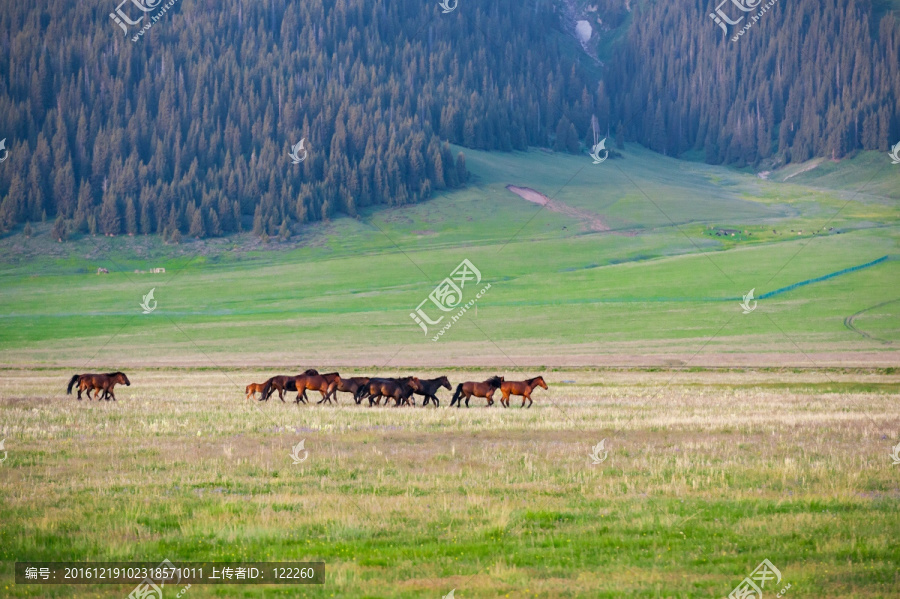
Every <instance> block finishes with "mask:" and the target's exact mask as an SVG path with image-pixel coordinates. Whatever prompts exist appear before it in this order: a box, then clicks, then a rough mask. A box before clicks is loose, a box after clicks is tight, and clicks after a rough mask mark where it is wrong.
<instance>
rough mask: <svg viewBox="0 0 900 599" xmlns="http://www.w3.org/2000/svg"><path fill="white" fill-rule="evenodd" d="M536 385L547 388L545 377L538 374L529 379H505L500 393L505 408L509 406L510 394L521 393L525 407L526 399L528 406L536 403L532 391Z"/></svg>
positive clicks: (501, 402)
mask: <svg viewBox="0 0 900 599" xmlns="http://www.w3.org/2000/svg"><path fill="white" fill-rule="evenodd" d="M535 387H543V388H544V389H546V388H547V383H545V382H544V377H542V376H536V377H534V378H533V379H528V380H527V381H503V384H502V385H500V393H501V394H502V395H501V397H500V405H502V406H503V407H504V408H508V407H509V396H510V395H521V396H522V407H523V408H524V407H525V400H526V399H527V400H528V407H529V408H530V407H531V404H532V403H534V402H533V401H531V392H532V391H533V390H534V388H535Z"/></svg>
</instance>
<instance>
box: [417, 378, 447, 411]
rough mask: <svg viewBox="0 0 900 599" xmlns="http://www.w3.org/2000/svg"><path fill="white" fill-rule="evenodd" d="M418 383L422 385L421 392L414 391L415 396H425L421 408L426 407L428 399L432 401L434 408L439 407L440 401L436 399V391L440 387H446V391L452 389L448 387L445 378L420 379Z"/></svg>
mask: <svg viewBox="0 0 900 599" xmlns="http://www.w3.org/2000/svg"><path fill="white" fill-rule="evenodd" d="M419 383H420V384H421V385H422V389H421V391H416V394H418V395H423V396H425V400H424V401H423V402H422V407H425V406H427V405H428V400H429V399H431V400H432V401H434V405H435V407H439V406H440V405H441V400H439V399H438V398H437V391H438V389H440V388H441V387H446V388H447V390H448V391H450V390H451V389H453V387H452V386H451V385H450V380H449V379H448V378H447V377H445V376H442V377H439V378H436V379H421V380H419Z"/></svg>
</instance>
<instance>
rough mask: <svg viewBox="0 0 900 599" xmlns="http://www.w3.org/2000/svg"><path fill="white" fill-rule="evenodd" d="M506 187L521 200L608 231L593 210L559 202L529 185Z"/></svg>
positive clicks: (596, 228)
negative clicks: (589, 210)
mask: <svg viewBox="0 0 900 599" xmlns="http://www.w3.org/2000/svg"><path fill="white" fill-rule="evenodd" d="M506 189H508V190H509V191H511V192H513V193H514V194H516V195H517V196H519V197H520V198H522V199H523V200H528V201H529V202H532V203H534V204H538V205H540V206H544V207H545V208H547V210H550V211H551V212H558V213H560V214H565V215H566V216H569V217H571V218H574V219H576V220H580V221H582V223H583V224H584V226H585V228H586V229H588V230H590V231H609V227H608V226H607V224H606V223H605V222H603V219H601V218H600V216H598V215H596V214H594V213H593V212H588V211H587V210H581V209H580V208H574V207H572V206H569V205H568V204H565V203H563V202H560V201H559V200H552V199H550V198H548V197H547V196H545V195H544V194H542V193H541V192H539V191H535V190H533V189H531V188H529V187H517V186H515V185H507V186H506Z"/></svg>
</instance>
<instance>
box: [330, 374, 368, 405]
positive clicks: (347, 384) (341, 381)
mask: <svg viewBox="0 0 900 599" xmlns="http://www.w3.org/2000/svg"><path fill="white" fill-rule="evenodd" d="M332 374H334V375H337V373H336V372H335V373H329V374H323V375H322V376H324V377H329V376H331V375H332ZM368 382H369V377H367V376H354V377H347V378H344V377H339V378H338V385H337V389H336V391H342V392H344V393H350V394H351V395H353V397H354V399H355V398H356V392H357V391H358V390H359V388H360V387H362V386H363V385H365V384H366V383H368ZM334 402H335V403H337V393H335V396H334ZM357 403H359V402H357Z"/></svg>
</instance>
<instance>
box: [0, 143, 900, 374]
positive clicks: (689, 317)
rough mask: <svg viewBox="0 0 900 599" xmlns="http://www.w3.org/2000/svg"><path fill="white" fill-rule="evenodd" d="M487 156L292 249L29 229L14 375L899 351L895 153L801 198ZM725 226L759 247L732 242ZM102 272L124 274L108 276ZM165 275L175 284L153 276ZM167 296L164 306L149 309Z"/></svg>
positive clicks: (3, 332)
mask: <svg viewBox="0 0 900 599" xmlns="http://www.w3.org/2000/svg"><path fill="white" fill-rule="evenodd" d="M467 154H468V164H469V165H470V169H471V170H472V171H473V173H474V177H473V182H472V184H471V185H470V187H469V188H468V189H466V190H462V191H457V192H451V193H446V194H443V195H441V196H438V197H436V198H434V199H432V200H430V201H428V202H425V203H422V204H420V205H415V206H408V207H404V208H397V209H391V210H381V211H374V212H372V211H369V212H368V213H366V214H364V215H363V218H362V219H361V220H358V221H357V220H353V219H348V218H339V219H336V220H334V221H332V222H330V223H325V224H324V225H308V226H305V227H304V228H303V230H302V231H300V232H299V233H298V235H297V236H295V238H294V239H293V240H292V241H291V242H290V243H287V244H279V243H271V244H261V243H259V242H258V241H255V240H253V239H252V238H251V237H250V236H249V235H246V234H245V235H241V236H235V237H232V238H228V239H220V240H211V241H206V242H197V241H194V242H188V243H185V244H183V245H181V246H165V245H162V244H161V243H160V242H159V240H158V239H156V238H129V237H127V236H123V237H117V238H102V237H101V238H93V239H85V238H82V239H78V240H75V241H72V242H70V243H67V244H55V243H51V242H50V241H49V240H48V239H47V237H48V235H47V233H46V228H47V227H46V226H44V227H43V228H41V227H38V228H37V230H38V234H37V235H36V236H35V237H33V238H32V239H23V238H22V236H21V235H13V236H8V237H7V238H5V239H3V240H2V245H5V250H4V253H3V255H4V259H5V261H6V262H7V266H6V267H5V268H4V270H3V272H2V273H0V280H2V281H3V286H2V288H0V313H2V315H3V321H4V326H3V327H2V328H0V360H2V361H3V362H6V363H23V362H27V363H29V364H41V363H43V364H54V363H57V364H58V363H61V362H66V363H72V362H75V363H77V362H79V361H81V360H82V359H83V357H84V353H85V352H87V353H88V354H90V355H91V356H96V357H95V358H93V359H94V361H95V362H99V363H105V364H108V363H111V362H116V363H123V361H124V363H126V364H127V363H134V364H137V363H140V364H152V363H160V362H165V363H168V364H177V360H172V358H177V357H182V356H197V355H198V349H199V350H202V352H206V353H207V354H208V355H209V356H210V357H213V356H218V357H219V358H222V359H227V358H228V357H229V356H230V357H234V356H235V355H236V354H238V353H240V354H242V355H247V354H250V355H252V356H253V357H254V359H255V360H258V361H260V362H274V361H279V356H283V352H284V351H285V350H286V348H287V347H291V346H294V347H300V348H311V347H315V348H317V349H318V350H319V351H320V352H321V353H320V354H319V355H322V356H324V359H326V360H330V361H333V362H345V363H346V362H347V361H350V360H351V358H352V359H356V358H359V357H360V356H362V355H365V356H371V358H369V361H370V362H371V363H378V362H379V361H381V360H384V359H387V358H388V357H389V356H391V355H394V354H396V355H397V359H396V360H395V363H410V362H411V361H413V360H414V358H415V357H417V356H433V358H434V359H433V360H431V362H430V363H431V364H432V365H439V364H440V363H441V360H442V358H441V356H445V355H446V354H447V353H453V354H467V353H470V352H477V353H485V352H486V353H489V354H491V355H493V356H494V358H495V360H494V362H495V363H509V360H507V357H508V358H510V359H511V360H512V362H513V363H521V362H522V361H527V360H529V359H531V358H533V357H535V356H541V355H547V354H551V355H575V354H577V355H584V354H586V353H589V354H605V355H612V354H616V353H620V354H621V353H628V354H655V353H672V354H678V355H682V356H691V355H694V354H695V353H696V352H697V351H698V350H701V348H702V351H703V352H704V354H705V353H709V352H714V353H723V352H726V353H728V352H757V353H758V352H773V351H777V352H779V353H784V352H787V353H794V354H797V355H801V354H803V353H815V352H816V351H822V350H824V349H825V348H827V349H828V351H885V350H890V349H891V347H890V345H889V344H888V343H887V342H889V341H891V340H896V339H897V338H898V329H900V319H898V313H897V306H898V305H900V304H897V303H886V302H890V300H892V299H895V298H896V297H897V296H896V290H895V289H896V286H895V285H894V283H895V282H896V280H897V278H898V274H900V273H898V267H897V262H896V261H895V260H894V259H893V258H894V255H895V253H896V247H897V228H896V225H897V216H898V211H897V203H896V201H897V199H898V196H897V191H896V189H897V185H896V184H897V181H898V178H900V175H898V173H900V171H898V169H890V168H880V166H879V165H880V163H879V161H880V160H881V159H882V158H883V157H882V156H880V154H878V153H868V154H863V155H861V156H859V157H857V158H855V159H853V160H848V161H844V162H843V163H841V164H838V165H835V164H832V163H830V162H827V161H826V162H825V163H823V165H820V166H819V167H817V168H816V169H813V170H810V171H807V172H805V173H803V174H801V175H798V176H797V177H794V178H792V179H790V180H789V182H788V183H779V182H776V181H775V180H774V179H777V178H778V177H777V176H776V175H775V174H773V175H772V176H771V179H772V180H769V181H763V180H761V179H759V178H757V177H755V176H753V175H747V174H742V173H738V172H736V171H732V170H728V169H723V168H720V167H713V166H709V165H703V164H697V163H687V162H682V161H677V160H674V159H670V158H666V157H662V156H659V155H656V154H653V153H652V152H648V151H646V150H642V149H638V148H629V149H628V150H627V151H626V152H625V159H624V160H609V161H607V162H606V163H604V164H603V165H602V166H595V165H592V164H590V161H589V160H587V159H586V158H585V157H582V156H566V155H559V154H552V153H548V152H545V151H541V150H534V151H530V152H528V153H512V154H500V153H482V152H476V151H471V150H470V151H468V152H467ZM888 166H890V165H888ZM841 177H844V178H841ZM799 181H803V182H804V184H802V185H801V184H800V183H798V182H799ZM510 183H512V184H516V185H519V186H526V187H532V188H534V189H536V190H538V191H541V192H543V193H545V194H546V195H549V196H552V197H554V198H556V199H557V200H559V201H561V202H564V203H566V204H567V205H569V206H571V207H573V208H575V209H578V210H582V211H583V212H587V213H592V214H596V215H598V217H599V218H602V219H603V220H604V221H605V222H606V223H607V225H608V226H610V227H611V228H612V229H613V231H612V232H592V231H590V230H589V229H588V228H586V227H585V226H584V223H581V222H579V221H578V220H577V219H575V218H573V217H570V216H567V215H564V214H560V213H558V212H552V211H550V210H547V209H543V210H542V209H540V208H539V207H538V206H536V205H534V204H531V203H528V202H526V201H524V200H522V199H521V198H519V197H518V196H515V195H513V194H512V193H511V192H509V191H507V190H506V189H505V186H506V185H507V184H510ZM838 183H840V184H838ZM829 184H834V185H836V187H835V188H834V189H831V188H828V187H827V185H829ZM857 184H858V186H856V185H857ZM864 186H865V189H864V193H859V194H856V193H853V192H851V191H850V190H852V189H854V187H856V189H857V190H858V189H861V188H863V187H864ZM875 190H881V191H880V192H879V193H878V194H876V193H873V192H874V191H875ZM717 228H734V229H737V230H740V231H747V233H748V234H746V235H744V234H741V235H739V236H736V237H730V236H729V237H726V238H722V237H716V236H715V235H714V234H713V233H714V231H715V230H716V229H717ZM792 230H794V232H792ZM801 230H802V231H803V233H802V234H798V232H799V231H801ZM773 231H775V232H773ZM749 233H752V235H750V234H749ZM884 255H889V256H891V257H892V259H891V260H889V261H888V262H885V263H882V264H879V265H877V266H875V267H872V268H870V269H866V270H864V271H859V272H855V273H849V274H847V275H844V276H841V277H839V278H835V279H830V280H828V281H823V282H820V283H816V284H814V285H810V286H808V287H804V288H800V289H797V290H794V291H792V292H790V293H787V294H783V295H780V296H778V297H777V298H771V299H770V300H765V301H761V302H760V303H759V308H758V310H757V311H756V312H754V313H753V314H751V315H742V314H741V310H740V307H739V306H738V305H737V303H736V301H735V298H740V297H741V296H742V295H743V294H745V293H746V292H747V291H749V290H750V289H751V288H753V289H755V295H756V297H759V296H760V295H761V294H763V293H765V292H767V291H772V290H774V289H777V288H780V287H784V286H787V285H791V284H793V283H796V282H799V281H803V280H807V279H811V278H816V277H819V276H823V275H826V274H829V273H831V272H835V271H838V270H842V269H845V268H848V267H852V266H855V265H859V264H862V263H865V262H869V261H871V260H873V259H875V258H879V257H881V256H884ZM463 258H468V259H469V260H471V261H472V262H473V263H474V264H475V265H476V266H477V267H478V268H479V269H480V271H481V273H482V275H483V277H484V280H485V282H490V283H491V289H490V291H489V292H488V293H487V294H486V296H485V297H484V298H482V299H481V300H480V301H479V303H478V314H477V316H476V315H475V314H474V312H470V313H469V314H466V315H465V317H464V318H463V319H462V321H461V322H460V323H458V324H457V325H456V326H454V328H452V329H451V330H450V331H448V332H447V333H446V334H445V335H444V336H443V337H442V338H441V340H440V342H439V343H433V342H432V341H430V336H429V337H426V336H425V335H424V333H423V332H422V331H421V330H420V329H419V328H418V327H417V326H416V325H415V323H414V322H413V321H412V319H411V318H410V316H409V314H410V312H412V311H413V309H414V308H415V307H416V306H417V305H418V304H419V302H421V301H422V299H425V298H426V297H427V295H428V293H429V292H430V291H431V289H432V288H433V286H434V285H435V284H436V283H437V282H439V281H440V280H441V279H442V278H443V277H445V276H447V275H448V274H449V272H450V271H451V270H452V269H453V268H454V267H455V266H456V265H457V264H458V263H459V262H460V261H461V260H462V259H463ZM98 266H105V267H107V268H109V269H110V271H111V274H110V275H107V276H98V275H96V274H94V273H95V271H96V268H97V267H98ZM156 266H165V267H166V268H167V270H168V272H167V274H165V275H149V274H135V273H134V272H132V271H134V270H135V269H140V270H147V269H149V268H152V267H156ZM152 287H155V288H156V292H155V295H156V299H157V301H158V302H159V307H158V310H157V311H156V312H154V313H153V314H150V315H142V314H140V309H139V307H138V303H139V302H140V299H141V297H142V296H143V294H145V293H147V291H149V290H150V288H152ZM879 304H884V305H883V306H880V307H878V308H873V307H875V306H878V305H879ZM869 308H873V309H872V310H869V311H867V312H865V313H864V314H861V315H860V316H859V318H858V320H856V321H855V325H856V328H857V329H859V330H860V331H862V332H866V333H868V332H869V331H868V330H867V329H866V328H865V327H870V329H871V334H870V335H869V336H868V337H867V336H864V335H863V334H862V333H860V332H856V331H854V330H851V329H850V328H848V327H847V326H845V325H844V319H845V318H847V317H849V316H851V315H853V314H855V313H857V312H860V311H864V310H867V309H869ZM175 325H177V326H175ZM117 331H121V332H117ZM375 338H377V339H378V340H379V343H378V346H377V349H376V350H375V351H374V352H373V351H371V347H372V343H371V340H372V339H375ZM135 347H139V348H140V351H132V349H133V348H135ZM237 348H240V350H239V351H238V350H237ZM466 348H469V349H466ZM23 350H25V351H24V353H23ZM303 353H304V354H306V353H309V352H303ZM503 354H506V357H504V356H503ZM698 360H700V361H702V360H703V357H702V356H701V357H699V358H698ZM550 361H551V362H552V360H550ZM366 363H368V362H366Z"/></svg>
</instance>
